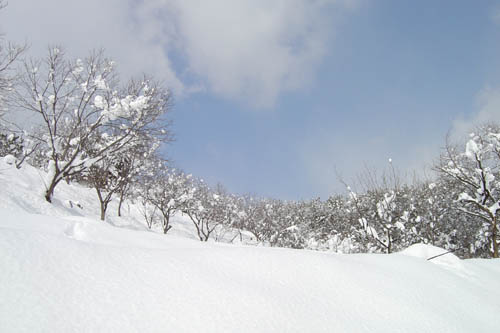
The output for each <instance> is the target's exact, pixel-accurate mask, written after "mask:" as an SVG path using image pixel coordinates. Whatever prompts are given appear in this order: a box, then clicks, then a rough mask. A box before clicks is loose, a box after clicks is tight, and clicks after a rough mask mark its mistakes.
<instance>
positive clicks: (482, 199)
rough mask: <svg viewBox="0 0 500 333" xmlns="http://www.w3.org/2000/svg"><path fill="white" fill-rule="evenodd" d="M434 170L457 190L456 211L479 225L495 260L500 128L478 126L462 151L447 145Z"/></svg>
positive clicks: (499, 178)
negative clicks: (483, 228)
mask: <svg viewBox="0 0 500 333" xmlns="http://www.w3.org/2000/svg"><path fill="white" fill-rule="evenodd" d="M436 170H437V171H439V172H440V173H441V175H442V176H443V177H446V178H447V179H449V180H452V181H453V182H454V183H455V184H456V185H457V186H458V187H459V195H458V197H457V198H456V199H457V201H458V202H459V203H460V204H461V205H460V206H459V208H458V209H459V210H460V211H461V212H463V213H465V214H467V215H469V216H471V217H474V218H478V219H480V220H482V221H483V223H484V224H485V226H486V227H487V228H485V230H482V232H481V233H482V234H481V235H479V237H484V238H485V239H486V240H487V242H488V243H489V244H490V249H491V256H492V257H493V258H498V255H499V254H498V242H499V234H500V233H499V226H498V218H499V213H500V127H499V126H498V125H496V124H485V125H481V126H479V127H478V128H477V129H476V131H474V133H471V135H470V138H469V140H468V141H467V143H466V144H465V147H460V146H456V145H453V144H451V143H450V142H449V140H447V144H446V147H445V150H444V152H443V154H442V155H441V158H440V160H439V163H438V164H437V165H436Z"/></svg>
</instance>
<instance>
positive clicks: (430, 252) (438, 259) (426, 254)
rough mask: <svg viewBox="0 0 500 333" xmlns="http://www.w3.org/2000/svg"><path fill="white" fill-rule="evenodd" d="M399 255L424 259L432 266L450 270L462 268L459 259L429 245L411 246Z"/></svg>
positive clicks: (418, 244) (446, 251)
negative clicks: (435, 265) (440, 266)
mask: <svg viewBox="0 0 500 333" xmlns="http://www.w3.org/2000/svg"><path fill="white" fill-rule="evenodd" d="M400 254H403V255H407V256H410V257H416V258H421V259H425V260H428V261H429V262H431V263H433V264H437V265H442V266H446V267H450V268H462V263H461V260H460V258H458V257H457V256H456V255H454V254H453V253H451V252H449V251H448V250H445V249H443V248H440V247H437V246H434V245H430V244H424V243H417V244H413V245H412V246H410V247H408V248H406V249H405V250H403V251H401V252H400Z"/></svg>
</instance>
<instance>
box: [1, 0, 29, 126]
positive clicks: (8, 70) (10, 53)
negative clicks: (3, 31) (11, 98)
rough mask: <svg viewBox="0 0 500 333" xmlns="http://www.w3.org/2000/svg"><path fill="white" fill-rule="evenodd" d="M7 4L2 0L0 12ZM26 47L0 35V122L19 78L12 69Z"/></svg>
mask: <svg viewBox="0 0 500 333" xmlns="http://www.w3.org/2000/svg"><path fill="white" fill-rule="evenodd" d="M6 6H7V3H6V2H5V1H4V0H0V10H2V9H4V8H5V7H6ZM26 49H27V46H26V45H16V44H14V43H12V42H8V41H5V40H4V39H3V36H2V35H0V120H1V119H2V115H3V114H4V113H5V112H6V110H7V107H6V99H7V95H8V94H9V93H10V92H11V91H12V89H13V88H14V84H15V79H16V77H17V75H16V72H15V71H14V69H13V68H12V67H13V66H12V65H13V64H14V62H15V61H16V60H18V59H19V57H20V56H21V55H22V54H23V53H24V52H25V51H26Z"/></svg>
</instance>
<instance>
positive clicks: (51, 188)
mask: <svg viewBox="0 0 500 333" xmlns="http://www.w3.org/2000/svg"><path fill="white" fill-rule="evenodd" d="M61 179H62V178H59V174H56V175H54V177H53V178H52V180H51V181H50V185H49V188H48V189H47V190H46V191H45V200H47V202H50V203H52V197H53V196H54V190H55V189H56V186H57V184H58V183H59V182H60V181H61Z"/></svg>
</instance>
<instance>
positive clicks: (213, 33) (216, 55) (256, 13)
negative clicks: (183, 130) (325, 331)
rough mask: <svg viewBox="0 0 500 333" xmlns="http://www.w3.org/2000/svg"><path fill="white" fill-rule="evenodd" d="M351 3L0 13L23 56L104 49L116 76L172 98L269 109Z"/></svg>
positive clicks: (316, 56) (154, 2)
mask: <svg viewBox="0 0 500 333" xmlns="http://www.w3.org/2000/svg"><path fill="white" fill-rule="evenodd" d="M355 3H356V1H355V0H337V1H335V0H275V1H267V0H240V1H232V0H211V1H204V0H149V1H133V0H129V1H122V0H107V1H101V0H87V1H60V0H44V1H39V0H16V1H12V2H11V3H10V4H9V6H8V8H6V9H5V10H4V11H3V12H2V13H0V15H1V16H2V20H1V22H2V27H1V28H2V29H3V30H4V31H5V32H6V33H7V34H8V37H9V39H15V40H27V41H28V42H29V43H30V44H32V46H33V47H32V52H35V53H37V54H41V53H42V51H41V50H42V49H43V48H44V47H46V45H47V44H48V43H57V44H62V45H64V46H66V48H67V49H68V50H69V51H70V53H71V54H78V55H80V56H81V54H86V53H87V52H88V50H90V49H93V48H98V47H105V49H106V50H107V53H108V54H109V55H110V56H111V57H113V58H114V59H116V60H117V62H118V65H119V69H120V71H121V72H123V74H126V75H130V74H138V73H141V72H149V73H154V74H155V76H157V77H158V78H160V79H163V80H165V81H166V83H167V84H169V85H170V87H172V88H173V90H174V91H176V92H177V93H178V94H181V93H183V92H184V93H189V92H193V91H200V90H201V91H208V92H212V93H215V94H217V95H219V96H222V97H224V98H228V99H234V100H239V101H243V102H245V103H251V104H252V105H254V106H259V107H270V106H272V105H273V103H274V102H275V100H276V99H277V97H278V96H279V95H280V94H282V93H283V92H287V91H295V90H299V89H303V88H304V87H307V85H308V83H309V82H310V80H311V78H312V77H313V76H314V74H315V71H316V70H317V68H318V66H319V64H320V63H321V61H322V59H323V58H324V57H325V54H326V49H327V48H328V43H329V41H330V39H331V37H332V34H333V28H334V24H333V23H334V22H333V21H334V19H333V17H335V16H334V15H333V14H335V13H337V12H338V11H339V10H342V9H345V8H351V7H352V5H353V4H355Z"/></svg>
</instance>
